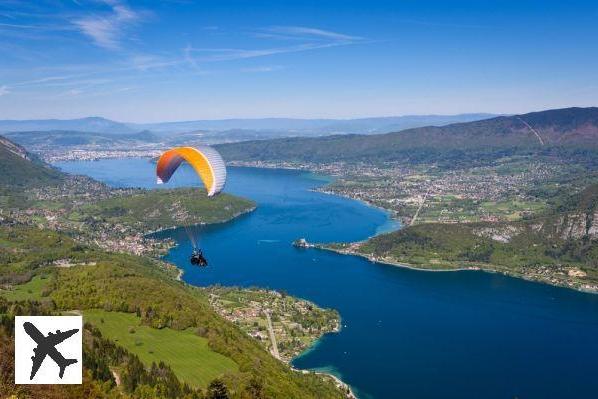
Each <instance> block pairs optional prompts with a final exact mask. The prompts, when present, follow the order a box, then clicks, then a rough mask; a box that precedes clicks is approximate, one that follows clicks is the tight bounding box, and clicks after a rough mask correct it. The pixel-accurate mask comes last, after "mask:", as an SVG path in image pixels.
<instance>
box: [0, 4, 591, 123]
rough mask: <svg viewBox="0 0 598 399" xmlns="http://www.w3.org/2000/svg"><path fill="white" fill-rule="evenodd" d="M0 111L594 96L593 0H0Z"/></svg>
mask: <svg viewBox="0 0 598 399" xmlns="http://www.w3.org/2000/svg"><path fill="white" fill-rule="evenodd" d="M0 54H1V56H0V118H2V119H29V118H74V117H83V116H91V115H94V116H95V115H97V116H104V117H108V118H112V119H116V120H120V121H130V122H155V121H172V120H189V119H218V118H235V117H301V118H312V117H340V118H352V117H364V116H382V115H406V114H455V113H466V112H494V113H522V112H528V111H532V110H541V109H547V108H557V107H566V106H592V105H598V2H597V1H551V0H542V1H531V0H516V1H508V0H477V1H461V0H455V1H452V0H439V1H428V0H395V1H379V0H369V1H365V0H364V1H352V0H339V1H326V0H320V1H291V0H286V1H285V0H280V1H259V0H254V1H228V0H214V1H185V0H171V1H161V2H158V1H135V2H133V1H129V2H125V1H121V0H104V1H102V0H93V1H86V0H70V1H67V0H65V1H58V0H36V1H17V0H3V1H2V2H0Z"/></svg>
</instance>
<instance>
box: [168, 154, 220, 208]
mask: <svg viewBox="0 0 598 399" xmlns="http://www.w3.org/2000/svg"><path fill="white" fill-rule="evenodd" d="M183 161H187V163H189V164H190V165H191V166H192V167H193V169H195V172H196V173H197V174H198V175H199V177H200V178H201V181H202V182H203V184H204V186H205V188H206V190H207V192H208V197H211V196H213V195H216V194H218V193H219V192H220V191H222V189H223V188H224V184H225V183H226V165H225V164H224V160H223V159H222V157H221V156H220V154H219V153H218V151H216V150H215V149H213V148H212V147H208V146H198V147H197V148H194V147H176V148H172V149H170V150H168V151H166V152H164V153H163V154H162V155H161V156H160V158H159V159H158V165H157V166H156V175H157V177H158V184H162V183H166V182H168V180H170V178H171V176H172V175H173V174H174V172H175V171H176V170H177V169H178V167H179V166H181V163H183Z"/></svg>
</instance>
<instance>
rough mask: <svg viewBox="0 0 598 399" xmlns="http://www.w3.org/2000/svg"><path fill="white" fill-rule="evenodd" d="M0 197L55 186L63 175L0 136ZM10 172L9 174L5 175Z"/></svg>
mask: <svg viewBox="0 0 598 399" xmlns="http://www.w3.org/2000/svg"><path fill="white" fill-rule="evenodd" d="M0 170H2V173H0V188H1V189H0V195H1V194H2V192H3V191H4V190H5V189H8V191H11V189H12V190H15V189H23V188H26V187H37V186H41V185H48V184H55V183H58V182H60V181H61V180H62V179H63V174H62V173H61V172H59V171H58V170H56V169H54V168H52V167H51V166H49V165H47V164H45V163H43V162H42V161H41V160H39V159H38V158H37V157H36V156H35V155H33V154H30V153H28V152H27V151H26V150H25V149H24V148H23V147H21V146H20V145H18V144H15V143H13V142H12V141H10V140H8V139H7V138H5V137H2V136H0ZM8 171H10V173H7V172H8Z"/></svg>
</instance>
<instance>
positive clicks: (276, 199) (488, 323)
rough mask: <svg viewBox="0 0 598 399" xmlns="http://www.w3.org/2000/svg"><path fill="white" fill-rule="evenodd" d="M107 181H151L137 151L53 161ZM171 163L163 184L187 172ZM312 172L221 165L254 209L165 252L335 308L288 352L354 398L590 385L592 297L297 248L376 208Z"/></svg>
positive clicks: (368, 219) (365, 225)
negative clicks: (328, 191) (304, 342)
mask: <svg viewBox="0 0 598 399" xmlns="http://www.w3.org/2000/svg"><path fill="white" fill-rule="evenodd" d="M59 166H60V167H62V168H63V169H64V170H66V171H69V172H74V173H82V174H88V175H91V176H93V177H96V178H98V179H101V180H103V181H106V182H108V183H110V184H113V185H116V186H142V187H151V188H153V187H155V183H154V175H153V165H152V164H150V163H149V162H148V161H145V160H138V159H127V160H109V161H101V162H73V163H62V164H59ZM196 182H197V180H196V177H195V176H194V175H193V173H192V171H191V170H187V169H183V170H180V171H179V172H177V175H176V176H175V178H174V179H173V181H172V184H171V185H170V186H184V185H191V184H196ZM324 183H325V181H323V180H322V179H317V178H315V177H314V176H312V175H309V174H305V173H301V172H295V171H283V170H261V169H253V168H229V184H228V185H227V191H228V192H230V193H234V194H238V195H241V196H244V197H248V198H251V199H253V200H254V201H256V202H257V204H258V208H257V210H256V211H255V212H253V213H251V214H249V215H245V216H242V217H240V218H239V219H237V220H234V221H232V222H229V223H225V224H221V225H214V226H208V227H205V228H202V229H201V238H200V241H201V246H202V247H203V248H204V250H205V253H206V255H207V257H208V259H209V261H210V267H208V268H207V269H205V270H204V269H198V268H193V267H190V266H189V265H188V256H189V253H190V250H191V247H190V244H189V242H188V239H187V236H186V234H185V233H184V232H183V231H180V230H175V231H171V232H166V233H162V234H163V235H168V236H172V237H174V238H175V239H176V240H177V241H178V242H179V244H180V245H179V246H178V247H176V248H174V249H173V250H172V251H171V252H170V254H169V255H168V257H167V258H168V260H169V261H171V262H173V263H176V264H177V265H179V266H180V267H182V268H183V269H184V270H185V275H184V279H185V281H187V282H189V283H191V284H196V285H209V284H215V283H219V284H223V285H241V286H261V287H270V288H274V289H282V290H285V291H287V292H289V293H290V294H293V295H297V296H301V297H304V298H307V299H309V300H312V301H314V302H316V303H318V304H319V305H321V306H327V307H333V308H335V309H338V310H339V312H340V314H341V316H342V318H343V322H342V323H343V325H344V326H343V329H342V331H341V333H339V334H330V335H327V336H325V337H324V338H323V339H322V340H321V341H320V342H319V344H318V345H317V346H316V347H315V348H314V349H313V350H311V351H308V352H307V353H305V354H304V355H303V356H301V357H299V358H298V359H296V360H295V361H294V365H295V366H296V367H298V368H309V369H320V370H327V371H331V372H333V373H335V374H336V375H338V376H339V377H341V378H342V379H343V380H345V381H346V382H347V383H349V384H351V386H352V387H354V389H355V391H356V392H357V393H358V395H359V396H360V397H363V398H366V397H373V398H395V397H402V398H472V399H478V398H513V397H518V398H522V399H525V398H538V399H540V398H542V399H543V398H598V296H597V295H590V294H583V293H579V292H575V291H572V290H567V289H562V288H556V287H551V286H548V285H543V284H536V283H530V282H526V281H523V280H518V279H513V278H509V277H504V276H500V275H495V274H489V273H483V272H451V273H434V272H419V271H413V270H408V269H401V268H397V267H392V266H385V265H379V264H373V263H370V262H368V261H366V260H363V259H361V258H356V257H349V256H342V255H337V254H334V253H329V252H323V251H317V250H298V249H295V248H293V247H292V246H291V245H290V243H291V241H292V240H294V239H296V238H298V237H306V238H307V239H308V240H311V241H352V240H361V239H364V238H366V237H368V236H370V235H372V234H375V233H376V232H377V231H379V230H380V229H382V230H384V229H388V228H389V227H390V226H391V225H390V224H389V221H388V218H387V216H386V214H384V213H383V212H381V211H379V210H377V209H374V208H370V207H367V206H364V205H362V204H360V203H358V202H355V201H351V200H346V199H342V198H339V197H335V196H330V195H325V194H321V193H317V192H312V191H310V190H311V189H313V188H315V187H317V186H319V185H321V184H324Z"/></svg>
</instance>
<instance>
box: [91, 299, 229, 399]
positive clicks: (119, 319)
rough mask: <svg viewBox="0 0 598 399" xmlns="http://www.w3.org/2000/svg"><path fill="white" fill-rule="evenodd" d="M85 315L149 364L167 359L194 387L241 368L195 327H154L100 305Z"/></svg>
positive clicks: (177, 373)
mask: <svg viewBox="0 0 598 399" xmlns="http://www.w3.org/2000/svg"><path fill="white" fill-rule="evenodd" d="M83 318H84V319H85V322H86V323H91V324H93V325H94V326H96V327H97V328H98V329H99V330H100V332H101V333H102V336H104V337H105V338H108V339H110V340H112V341H114V342H118V344H119V345H121V346H123V347H124V348H126V349H127V350H129V351H130V352H132V353H134V354H136V355H137V356H139V359H140V360H141V361H142V362H143V363H144V364H145V365H146V367H149V366H151V364H152V362H153V363H159V362H161V361H162V362H165V363H166V364H168V365H169V366H170V367H171V368H172V370H173V371H174V372H175V374H176V375H177V376H178V377H179V378H180V379H181V381H183V382H185V383H187V384H189V385H190V386H192V387H196V388H197V387H199V388H207V386H208V384H209V383H210V382H211V381H212V380H213V379H214V378H218V377H220V376H221V375H223V374H225V373H237V372H238V371H239V366H238V365H237V364H236V363H235V362H234V361H232V360H231V359H229V358H227V357H225V356H223V355H221V354H219V353H217V352H214V351H212V350H211V349H210V347H209V341H208V340H207V339H206V338H204V337H200V336H198V335H197V334H196V333H195V332H194V331H193V330H192V329H187V330H182V331H177V330H173V329H171V328H162V329H157V328H151V327H148V326H145V325H143V324H141V320H140V318H139V317H136V316H135V314H132V313H121V312H106V311H104V310H98V309H93V310H87V311H85V312H84V314H83Z"/></svg>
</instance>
